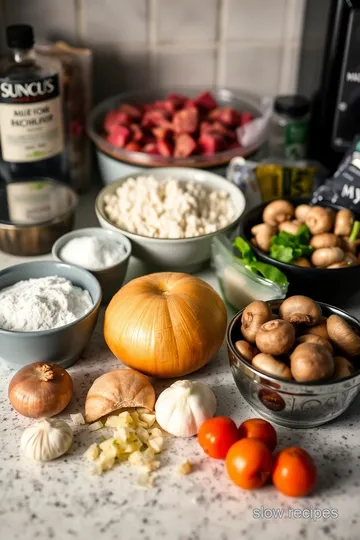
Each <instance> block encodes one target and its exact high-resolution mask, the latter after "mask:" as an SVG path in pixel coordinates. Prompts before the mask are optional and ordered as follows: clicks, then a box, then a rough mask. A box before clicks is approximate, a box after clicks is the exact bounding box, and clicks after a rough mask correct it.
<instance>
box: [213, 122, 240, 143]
mask: <svg viewBox="0 0 360 540" xmlns="http://www.w3.org/2000/svg"><path fill="white" fill-rule="evenodd" d="M211 133H218V134H219V135H223V136H224V137H227V138H229V139H235V138H236V132H235V130H233V129H228V128H226V127H225V126H224V124H222V123H221V122H218V121H216V122H214V123H213V124H212V125H211Z"/></svg>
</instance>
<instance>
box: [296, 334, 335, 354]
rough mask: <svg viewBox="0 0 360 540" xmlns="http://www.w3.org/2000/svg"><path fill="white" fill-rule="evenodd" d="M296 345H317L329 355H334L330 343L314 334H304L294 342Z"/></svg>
mask: <svg viewBox="0 0 360 540" xmlns="http://www.w3.org/2000/svg"><path fill="white" fill-rule="evenodd" d="M296 343H297V344H298V345H301V343H317V344H318V345H322V346H323V347H326V348H327V349H328V351H329V352H330V353H331V354H334V348H333V346H332V345H331V343H330V341H329V340H328V339H325V338H324V337H321V336H317V335H316V334H304V335H302V336H300V337H299V338H298V339H297V340H296Z"/></svg>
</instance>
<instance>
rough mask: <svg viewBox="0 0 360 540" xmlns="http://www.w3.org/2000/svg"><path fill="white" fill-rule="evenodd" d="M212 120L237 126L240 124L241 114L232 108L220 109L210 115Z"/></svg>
mask: <svg viewBox="0 0 360 540" xmlns="http://www.w3.org/2000/svg"><path fill="white" fill-rule="evenodd" d="M209 118H210V119H211V120H218V121H219V122H221V123H222V124H226V125H227V126H237V125H238V124H239V118H240V114H239V113H238V112H237V111H235V109H233V108H232V107H219V108H217V109H214V110H213V111H211V112H210V113H209Z"/></svg>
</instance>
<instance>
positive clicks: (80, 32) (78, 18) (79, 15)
mask: <svg viewBox="0 0 360 540" xmlns="http://www.w3.org/2000/svg"><path fill="white" fill-rule="evenodd" d="M74 10H75V30H76V40H77V45H81V46H84V43H85V4H84V0H74Z"/></svg>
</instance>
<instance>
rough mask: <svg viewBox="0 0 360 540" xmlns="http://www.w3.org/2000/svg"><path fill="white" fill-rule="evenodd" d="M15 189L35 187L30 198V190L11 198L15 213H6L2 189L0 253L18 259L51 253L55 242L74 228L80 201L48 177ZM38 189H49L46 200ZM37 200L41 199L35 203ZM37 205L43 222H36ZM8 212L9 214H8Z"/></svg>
mask: <svg viewBox="0 0 360 540" xmlns="http://www.w3.org/2000/svg"><path fill="white" fill-rule="evenodd" d="M12 186H20V187H22V186H24V187H25V188H26V187H27V186H34V189H33V191H32V193H31V198H30V199H29V193H28V190H27V189H25V194H23V193H22V192H20V193H19V194H18V196H17V197H16V198H15V199H12V204H11V209H12V213H11V212H10V210H9V212H8V211H7V206H8V204H7V201H5V200H4V199H3V198H2V197H4V196H5V195H6V192H5V190H4V189H3V190H1V189H0V250H1V251H5V253H10V254H11V255H18V256H36V255H44V254H45V253H50V252H51V248H52V246H53V244H54V242H55V241H56V240H57V239H58V238H59V237H60V236H62V235H64V234H66V233H68V232H70V231H71V230H72V229H73V227H74V221H75V210H76V206H77V202H78V197H77V195H76V193H75V191H74V190H73V189H72V188H71V187H69V186H67V185H65V184H62V183H60V182H56V181H54V180H52V179H49V178H39V179H37V181H36V182H35V181H33V182H30V181H29V182H24V183H19V184H12ZM38 186H46V187H47V191H46V196H45V197H44V196H43V195H42V193H43V191H42V190H41V189H40V190H39V189H38ZM50 188H51V189H50ZM36 197H39V199H38V200H36ZM34 205H35V208H36V209H37V211H39V210H40V211H41V215H42V216H43V219H41V220H40V219H37V220H34V219H33V217H32V216H31V212H32V211H33V209H34V208H33V206H34ZM4 207H5V209H4ZM9 208H10V205H9ZM4 213H5V215H4ZM8 213H9V214H10V215H7V214H8ZM27 214H29V216H28V215H27ZM45 216H46V217H45ZM29 218H31V219H29Z"/></svg>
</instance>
